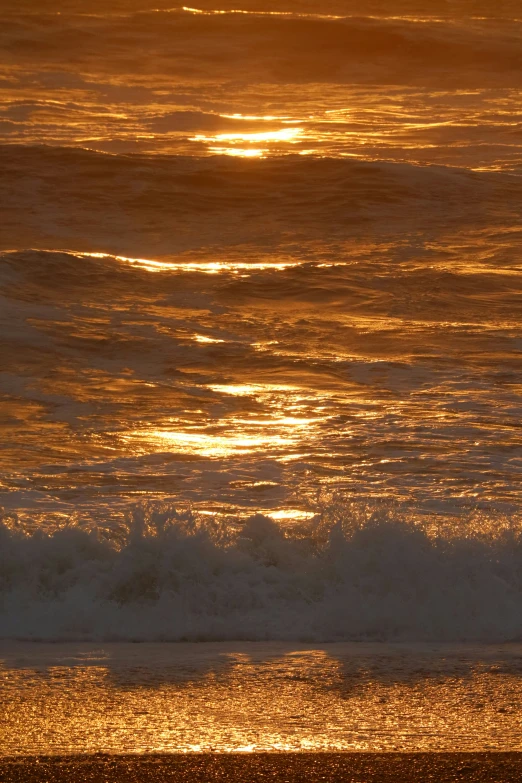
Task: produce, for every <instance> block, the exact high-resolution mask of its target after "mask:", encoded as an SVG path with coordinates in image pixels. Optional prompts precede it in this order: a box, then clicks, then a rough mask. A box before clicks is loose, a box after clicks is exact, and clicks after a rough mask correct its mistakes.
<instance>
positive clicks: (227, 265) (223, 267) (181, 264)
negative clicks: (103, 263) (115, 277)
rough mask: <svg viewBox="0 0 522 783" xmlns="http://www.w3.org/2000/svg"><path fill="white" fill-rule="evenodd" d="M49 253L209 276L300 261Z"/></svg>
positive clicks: (276, 266) (278, 266)
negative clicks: (161, 258)
mask: <svg viewBox="0 0 522 783" xmlns="http://www.w3.org/2000/svg"><path fill="white" fill-rule="evenodd" d="M49 252H56V253H66V254H68V255H72V256H76V257H78V258H100V259H109V260H110V259H114V260H116V261H121V262H123V263H125V264H130V265H131V266H138V267H140V268H141V269H146V270H147V271H148V272H168V271H171V272H202V273H204V274H209V275H217V274H219V273H221V272H231V273H232V274H238V273H240V272H250V271H255V270H264V269H272V270H275V271H277V270H284V269H288V267H292V266H299V265H300V264H301V263H302V262H301V261H294V260H292V259H289V258H285V259H284V260H281V261H278V260H276V261H259V262H251V263H248V262H246V261H232V260H231V261H197V260H195V259H190V260H188V259H187V260H186V261H155V260H152V259H149V258H130V257H128V256H120V255H111V254H110V253H87V252H83V251H82V252H79V251H78V252H76V251H73V250H55V251H49Z"/></svg>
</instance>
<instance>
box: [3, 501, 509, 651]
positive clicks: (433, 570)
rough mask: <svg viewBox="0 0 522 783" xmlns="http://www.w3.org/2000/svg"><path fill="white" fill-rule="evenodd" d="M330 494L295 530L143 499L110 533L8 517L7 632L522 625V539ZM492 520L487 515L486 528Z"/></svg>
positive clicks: (340, 636)
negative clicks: (420, 522) (431, 524)
mask: <svg viewBox="0 0 522 783" xmlns="http://www.w3.org/2000/svg"><path fill="white" fill-rule="evenodd" d="M516 527H517V526H516V524H515V521H514V520H511V522H510V523H507V524H505V525H504V528H503V529H502V530H497V531H496V533H495V534H494V535H493V534H489V535H485V534H483V533H473V532H472V529H473V528H472V526H471V527H470V528H469V529H468V530H467V531H465V532H464V533H463V534H461V535H452V536H445V535H440V534H439V535H435V536H434V535H431V534H430V533H429V532H427V531H426V530H424V529H421V528H420V527H419V526H417V525H414V524H412V523H411V521H405V520H401V519H400V518H397V516H396V515H395V512H390V511H389V510H386V509H384V510H383V509H379V508H374V509H373V510H370V511H364V512H363V511H361V510H360V509H359V511H357V509H354V508H352V507H350V506H349V505H344V506H343V505H342V504H341V505H339V504H337V505H336V504H333V505H332V506H331V507H330V508H326V509H325V510H324V511H323V513H322V514H318V515H317V516H316V517H315V518H314V520H312V521H311V522H308V523H306V524H303V526H297V527H293V528H292V532H291V533H289V532H288V531H287V530H286V531H285V530H284V529H283V528H282V527H280V526H278V525H277V524H276V523H275V522H274V521H273V520H271V519H269V518H267V517H264V516H262V515H254V516H253V517H251V518H250V519H249V520H248V521H247V522H246V523H245V524H242V525H235V526H233V525H230V522H227V523H226V524H225V523H220V522H217V521H216V520H215V519H214V518H211V517H198V516H197V515H194V514H192V513H191V512H182V513H181V512H176V511H175V510H173V509H172V508H168V507H166V506H164V507H156V508H154V507H152V506H143V507H141V508H139V509H136V510H134V511H133V513H132V515H131V517H130V518H129V524H128V526H126V527H125V528H124V529H123V528H122V529H121V530H120V531H119V533H113V534H112V535H111V536H107V534H101V533H100V531H85V530H81V529H79V528H78V527H74V526H66V527H64V528H63V529H60V530H57V531H55V532H54V533H52V534H45V533H43V532H42V531H41V530H36V531H33V532H31V533H28V532H27V531H22V530H20V529H16V526H15V525H13V524H12V521H11V522H10V523H9V521H8V520H4V524H3V525H2V526H1V527H0V629H1V631H0V633H1V636H2V637H3V638H19V639H38V640H88V639H89V640H106V641H107V640H136V641H183V640H187V641H212V640H240V639H241V640H268V639H270V640H275V639H280V640H301V641H314V642H319V641H320V642H326V641H340V640H383V641H384V640H386V641H391V640H403V641H435V640H436V641H470V640H474V641H483V642H493V641H495V642H499V641H505V640H515V639H520V637H521V635H522V537H521V536H520V533H519V532H518V531H517V529H516ZM480 528H482V529H484V525H478V526H477V528H476V529H480Z"/></svg>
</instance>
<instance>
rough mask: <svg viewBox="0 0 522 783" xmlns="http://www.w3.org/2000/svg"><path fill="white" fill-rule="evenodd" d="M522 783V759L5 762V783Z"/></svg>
mask: <svg viewBox="0 0 522 783" xmlns="http://www.w3.org/2000/svg"><path fill="white" fill-rule="evenodd" d="M455 780H468V781H469V780H472V781H488V782H489V783H504V781H506V782H507V781H509V782H510V783H511V781H520V780H522V753H272V754H269V753H256V754H226V755H221V754H214V755H212V754H188V755H185V754H183V755H180V754H173V755H147V756H109V755H98V754H96V755H93V756H68V757H64V756H55V757H43V756H40V757H23V758H9V759H4V760H2V761H0V781H2V783H11V782H12V783H33V781H47V783H54V781H56V782H57V783H58V782H60V783H61V781H82V783H83V782H84V781H85V782H86V783H87V782H89V783H90V782H91V781H92V782H93V783H98V782H99V783H101V781H104V783H105V782H106V781H115V782H116V781H117V783H127V781H128V782H129V783H130V782H131V781H133V782H136V783H138V781H139V782H140V783H142V782H143V783H148V782H149V781H151V783H152V781H154V783H156V781H157V782H158V783H160V781H162V782H163V781H191V783H199V782H200V781H201V783H203V782H205V783H207V782H208V783H211V781H238V783H239V781H240V782H241V783H254V781H281V783H283V782H284V783H294V781H295V783H297V781H307V783H315V781H323V782H324V781H331V783H337V781H353V782H354V783H355V782H357V783H359V782H360V783H370V782H371V783H373V782H375V783H388V781H390V782H391V781H400V782H401V783H409V782H410V781H423V783H424V782H426V783H427V782H428V781H434V782H435V781H436V782H437V783H439V781H440V783H442V781H455Z"/></svg>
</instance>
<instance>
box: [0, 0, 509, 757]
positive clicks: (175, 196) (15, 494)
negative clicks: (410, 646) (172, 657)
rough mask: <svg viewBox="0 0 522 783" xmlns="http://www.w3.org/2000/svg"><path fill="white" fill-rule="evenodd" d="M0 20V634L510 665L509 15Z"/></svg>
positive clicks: (91, 8) (221, 10) (249, 5)
mask: <svg viewBox="0 0 522 783" xmlns="http://www.w3.org/2000/svg"><path fill="white" fill-rule="evenodd" d="M1 16H2V19H1V22H2V23H1V26H0V188H1V191H0V199H1V217H0V329H1V338H0V391H1V398H0V405H1V427H2V429H1V450H0V504H1V506H2V509H3V510H2V511H1V514H2V516H1V520H2V522H1V526H0V637H1V638H4V639H25V640H44V641H76V642H78V641H83V642H85V641H88V642H100V643H106V642H110V641H146V642H159V641H180V640H184V641H189V642H205V641H206V642H209V641H230V640H244V641H245V642H247V641H256V640H257V641H263V640H265V641H266V640H269V641H273V640H280V641H281V640H285V641H287V642H296V641H299V642H303V643H304V642H306V643H309V642H313V643H315V644H319V645H320V644H324V643H329V642H348V641H351V642H354V641H358V642H382V641H386V642H402V643H404V642H408V643H420V642H422V643H441V642H444V643H462V642H473V643H477V644H478V643H495V644H499V643H503V642H508V641H511V642H513V641H515V642H516V641H520V640H521V639H522V535H521V531H522V524H521V523H522V513H521V488H522V480H521V477H522V424H521V414H522V399H521V392H522V329H521V320H522V296H521V294H522V221H521V217H522V214H521V212H522V11H521V9H520V4H519V2H507V1H505V2H502V1H500V2H495V3H492V2H490V1H489V0H476V1H473V0H468V1H467V0H460V1H459V0H455V1H454V2H450V1H449V0H448V2H443V0H440V2H420V1H419V2H414V1H413V0H411V1H409V0H394V2H386V3H385V2H384V1H383V2H380V1H379V0H369V1H368V2H365V3H363V2H356V0H326V1H325V2H321V3H317V2H312V1H311V0H279V2H275V0H258V2H255V0H234V2H232V1H231V2H228V1H227V2H226V3H225V2H218V0H215V3H213V2H211V0H205V2H198V7H197V8H188V7H185V8H182V7H169V5H168V3H166V2H163V1H161V2H160V0H157V2H156V3H153V2H152V1H151V2H149V0H118V2H112V3H107V2H101V0H100V2H98V0H86V2H80V0H77V1H75V0H65V1H64V2H58V0H56V2H54V0H24V1H23V2H16V3H15V2H14V0H3V3H2V13H1ZM318 654H319V653H318ZM321 654H322V653H321ZM325 654H326V653H325ZM329 660H330V659H329ZM336 660H337V659H336ZM328 665H330V664H328ZM517 665H518V664H517ZM332 666H334V664H332ZM335 666H337V664H335ZM430 666H431V664H430ZM334 668H335V667H334ZM428 668H429V667H428ZM430 670H431V669H430ZM89 671H90V670H89ZM93 671H94V670H93ZM96 671H98V670H96ZM67 676H69V675H67ZM89 676H90V675H89ZM96 676H98V675H96ZM100 676H101V675H100ZM103 676H104V677H105V675H103ZM321 676H322V675H321ZM332 676H333V675H332ZM441 676H442V675H441ZM444 676H446V675H444ZM449 676H450V675H448V677H449ZM451 676H453V675H451ZM459 676H460V675H459ZM463 676H464V675H463ZM466 676H467V675H466ZM513 676H515V675H513ZM517 676H518V675H517ZM31 687H32V686H31ZM34 687H36V685H35V686H34ZM38 687H39V686H38ZM82 687H83V686H82ZM104 687H105V686H104ZM107 687H108V686H107ZM111 687H112V686H111ZM267 687H268V686H267ZM270 687H272V686H270ZM274 687H275V686H274ZM79 692H80V691H78V693H79ZM383 698H384V697H383ZM401 698H402V696H401ZM17 703H18V702H17ZM57 709H58V707H57ZM59 709H60V710H61V707H59ZM71 709H72V708H71ZM332 709H334V708H333V707H332ZM335 709H337V707H335ZM187 714H188V713H187ZM332 714H333V713H332ZM343 714H344V713H343ZM187 720H188V718H187ZM332 720H333V719H332ZM456 720H457V719H456ZM310 725H311V724H310ZM448 725H449V724H448ZM473 725H475V724H473ZM265 728H266V727H265ZM450 728H451V727H450ZM260 731H261V730H260ZM263 731H265V729H263ZM266 731H268V729H266ZM307 731H308V729H307ZM448 731H449V730H448ZM451 731H453V729H451ZM451 731H449V733H448V736H449V734H451ZM314 732H315V729H314V730H312V728H310V730H309V732H308V734H307V735H306V736H310V737H312V736H314ZM261 733H262V732H261ZM305 733H306V732H305ZM265 734H266V732H265ZM265 734H263V737H265V739H263V740H262V741H260V744H259V745H258V747H262V748H264V747H266V746H267V743H268V745H270V741H269V739H266V736H268V734H266V736H265ZM187 736H188V735H187ZM249 736H250V735H249ZM300 736H301V737H303V736H304V734H303V735H300ZM506 736H507V735H506ZM243 739H245V742H244V744H245V745H248V744H249V743H250V740H249V739H248V737H246V735H245V738H243ZM243 739H241V742H243ZM144 741H145V740H144ZM27 742H28V743H29V744H28V745H27V747H28V748H29V747H30V748H32V749H33V750H34V748H35V747H36V745H34V742H33V740H31V741H29V740H27ZM179 742H180V743H181V745H183V742H185V745H183V747H185V748H186V747H188V745H190V743H189V742H188V740H186V741H185V740H183V742H181V740H180V741H179ZM191 742H192V740H191ZM205 742H206V740H205ZM241 742H239V740H238V743H239V745H240V744H241ZM282 742H283V741H282ZM285 742H286V743H287V745H288V747H290V746H291V747H292V748H293V747H294V746H293V745H292V743H291V741H290V740H288V741H287V740H286V739H285V740H284V742H283V745H284V743H285ZM332 742H333V740H332ZM350 742H351V740H350ZM354 742H355V740H354ZM376 742H377V741H376ZM463 742H464V740H463ZM31 743H33V744H31ZM187 743H188V744H187ZM194 743H195V744H197V743H196V741H195V740H194ZM194 743H193V744H194ZM208 743H211V739H209V740H208ZM208 743H207V744H208ZM238 743H236V745H237V746H238V747H239V745H238ZM288 743H290V744H288ZM58 744H59V743H58ZM95 744H96V743H95ZM178 744H179V743H178ZM250 744H251V743H250ZM370 744H371V743H370ZM450 744H451V743H450ZM102 745H103V743H101V745H100V747H98V746H96V747H97V749H100V748H101V746H102ZM181 745H180V747H181ZM236 745H234V747H236ZM287 745H284V747H287ZM378 745H379V743H378V742H377V745H376V746H375V747H377V746H378ZM384 745H386V743H384ZM384 745H383V747H384ZM399 745H400V743H399ZM428 745H429V742H428V744H427V745H426V744H425V746H426V747H428ZM334 746H335V747H338V745H337V744H335V743H334V744H333V745H331V747H334ZM341 746H342V747H345V746H344V745H342V743H341V745H339V747H341ZM363 746H364V747H370V745H368V743H367V744H366V745H364V742H363ZM13 747H14V746H13ZM60 747H62V746H60ZM85 747H86V748H88V747H90V746H88V743H87V745H85ZM93 747H94V746H93ZM122 747H123V746H122ZM147 747H149V746H147ZM158 747H159V746H158ZM176 747H178V746H176ZM205 747H207V745H205ZM209 747H210V745H209ZM270 747H272V746H270ZM303 747H304V746H303ZM350 747H351V746H350ZM372 747H373V745H372ZM379 747H380V746H379ZM386 747H392V745H390V744H388V745H386ZM401 747H405V748H406V747H411V744H410V745H408V742H406V740H405V744H404V743H403V746H402V745H401ZM423 747H424V745H423ZM430 747H431V746H430ZM448 747H449V745H448ZM470 747H471V746H470ZM495 747H496V746H495ZM510 747H513V745H511V746H510ZM103 748H105V746H104V745H103ZM103 748H102V749H103ZM62 749H63V748H62ZM149 749H150V748H149ZM154 749H157V748H156V745H155V746H154Z"/></svg>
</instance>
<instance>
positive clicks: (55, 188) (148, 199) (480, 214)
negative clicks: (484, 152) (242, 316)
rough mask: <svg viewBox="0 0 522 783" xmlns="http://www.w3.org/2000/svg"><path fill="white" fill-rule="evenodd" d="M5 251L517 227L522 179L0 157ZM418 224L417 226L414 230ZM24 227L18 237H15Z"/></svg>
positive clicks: (21, 153)
mask: <svg viewBox="0 0 522 783" xmlns="http://www.w3.org/2000/svg"><path fill="white" fill-rule="evenodd" d="M0 175H1V177H2V182H3V189H4V212H3V219H2V225H1V226H0V247H3V248H5V249H8V248H15V247H23V248H27V247H31V246H32V247H40V248H42V249H43V248H52V249H56V248H70V249H75V250H93V251H97V250H100V249H103V250H105V251H107V252H114V253H121V254H123V255H125V254H126V255H129V256H131V257H137V256H139V255H141V256H142V257H144V258H151V257H154V255H155V254H158V253H169V252H178V251H181V250H187V249H191V248H192V249H193V248H195V247H212V246H216V245H219V247H220V248H225V247H227V246H228V247H230V246H237V245H241V244H244V243H249V244H251V245H257V246H263V247H265V248H267V247H270V246H273V244H274V243H278V244H281V243H282V242H285V243H291V242H294V241H298V240H300V239H303V238H312V239H313V238H316V239H318V240H320V241H321V242H324V241H325V231H327V232H328V233H327V235H326V236H327V238H328V239H329V240H334V239H335V238H342V237H350V236H353V234H354V233H357V232H359V233H361V232H362V233H364V232H367V231H368V230H369V228H370V227H371V230H372V231H377V232H379V234H381V235H382V234H385V233H393V234H395V235H397V233H398V232H400V231H403V230H413V228H414V230H415V231H422V230H432V229H434V230H437V231H443V232H444V231H447V230H451V227H452V226H453V227H456V226H458V227H460V228H461V229H462V228H464V227H465V226H466V225H468V226H478V227H482V226H484V224H487V223H492V222H497V223H498V222H500V223H501V224H503V225H506V224H509V223H511V222H515V221H517V220H518V217H517V215H518V213H519V210H520V200H521V195H522V186H521V180H520V178H518V177H516V176H510V175H504V174H490V173H474V172H469V171H466V170H461V169H451V168H444V167H442V166H425V167H421V166H413V165H409V164H393V163H386V162H368V163H365V162H353V161H350V160H336V159H310V158H305V157H303V156H288V157H285V158H278V159H276V158H274V159H268V160H257V161H256V160H248V161H244V160H234V159H230V158H225V157H223V156H221V157H214V158H206V159H196V158H185V157H169V156H155V157H146V156H138V155H135V156H132V155H105V154H100V153H93V152H88V151H85V150H77V149H66V148H51V147H34V148H24V147H21V146H16V145H15V146H4V147H1V148H0ZM414 224H415V225H414ZM22 226H23V228H21V227H22Z"/></svg>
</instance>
